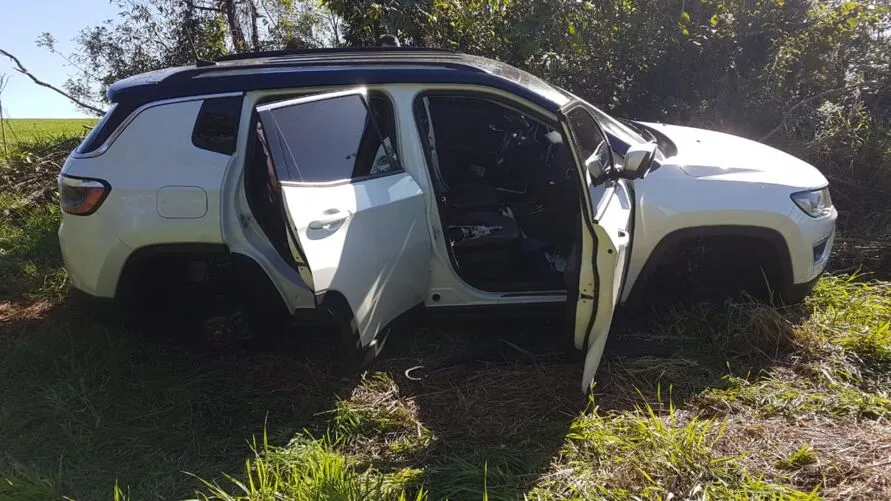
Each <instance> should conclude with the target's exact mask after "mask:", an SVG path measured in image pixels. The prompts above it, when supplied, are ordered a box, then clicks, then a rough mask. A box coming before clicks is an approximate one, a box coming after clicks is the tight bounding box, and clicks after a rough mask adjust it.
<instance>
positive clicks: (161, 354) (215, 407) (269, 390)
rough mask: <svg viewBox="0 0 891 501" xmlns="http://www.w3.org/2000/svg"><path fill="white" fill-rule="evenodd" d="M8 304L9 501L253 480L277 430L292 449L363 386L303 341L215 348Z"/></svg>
mask: <svg viewBox="0 0 891 501" xmlns="http://www.w3.org/2000/svg"><path fill="white" fill-rule="evenodd" d="M6 304H7V306H6V312H5V313H4V315H3V316H2V317H0V318H2V320H0V345H2V350H0V430H2V432H0V479H3V478H5V479H7V482H6V484H7V485H3V486H2V487H0V498H2V499H28V498H29V496H31V498H33V499H49V498H60V497H61V496H70V497H72V498H74V499H107V498H110V497H111V493H112V488H113V486H114V485H115V483H116V482H117V483H118V484H120V485H121V486H122V487H125V486H126V487H127V488H129V490H130V492H131V495H132V499H181V498H184V497H189V496H191V495H192V493H193V492H194V490H195V489H197V488H199V487H200V484H199V483H198V481H197V480H195V479H194V478H192V477H190V476H188V475H186V474H184V473H183V472H189V473H194V474H196V475H199V476H201V477H203V478H206V479H214V478H219V477H220V475H221V473H223V472H238V471H240V470H241V469H242V468H243V464H244V459H245V458H246V457H248V456H249V455H250V447H249V443H248V442H249V440H250V437H251V436H253V435H259V434H261V433H262V431H263V427H264V423H268V428H267V430H268V433H269V437H270V441H272V442H276V443H282V442H287V441H288V440H289V439H290V438H291V437H292V436H293V435H294V434H295V433H297V432H299V431H300V430H301V429H302V428H303V427H304V426H310V425H312V424H313V423H314V422H315V421H316V420H317V419H318V418H317V417H316V414H317V413H319V412H322V411H326V410H328V409H330V408H332V406H333V403H334V398H335V395H336V394H343V393H348V392H349V390H350V389H351V388H352V387H353V386H355V384H356V379H355V378H350V377H342V376H339V375H338V374H337V373H336V370H335V369H336V367H337V364H336V361H333V360H331V359H330V358H326V357H327V354H324V353H323V354H316V355H313V356H312V357H307V356H303V355H301V353H300V351H299V350H298V349H297V348H296V347H295V346H294V345H295V344H296V343H294V342H293V341H282V342H280V343H277V344H276V345H275V346H270V347H266V348H263V349H258V350H254V351H246V350H227V351H212V350H209V349H207V348H203V349H202V348H201V347H200V346H199V345H196V344H195V343H191V342H186V341H185V339H184V338H179V339H176V338H174V337H173V335H172V332H174V331H169V332H166V333H151V332H150V333H144V334H137V333H133V332H128V331H123V330H118V329H113V328H108V327H105V326H103V325H99V324H97V323H95V322H93V321H91V320H89V319H87V318H85V316H83V315H81V314H80V313H79V312H77V311H73V309H72V308H71V307H70V306H69V305H67V304H64V303H62V304H59V305H57V306H54V307H53V306H49V305H47V306H45V307H44V308H43V309H42V310H41V311H39V312H35V311H30V312H29V311H27V309H25V310H14V308H16V306H15V305H10V304H8V303H6ZM32 308H33V307H32ZM0 484H3V482H0ZM124 490H125V491H126V490H127V489H126V488H125V489H124ZM35 496H36V497H35Z"/></svg>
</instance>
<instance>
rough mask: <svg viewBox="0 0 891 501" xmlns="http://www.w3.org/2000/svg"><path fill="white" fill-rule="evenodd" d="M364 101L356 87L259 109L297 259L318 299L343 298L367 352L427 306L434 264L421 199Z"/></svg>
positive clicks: (390, 140)
mask: <svg viewBox="0 0 891 501" xmlns="http://www.w3.org/2000/svg"><path fill="white" fill-rule="evenodd" d="M367 102H368V101H367V97H366V95H365V92H364V90H362V89H358V90H353V91H346V92H336V93H330V94H323V95H317V96H311V97H306V98H299V99H293V100H288V101H284V102H279V103H272V104H267V105H263V106H259V107H258V108H257V111H258V113H259V115H260V121H261V123H262V128H263V132H262V133H263V135H265V136H266V138H267V140H268V151H269V152H270V155H271V156H272V159H273V161H274V164H275V165H274V171H275V174H276V176H277V177H278V181H279V186H280V187H281V194H282V198H283V199H284V204H285V212H286V216H287V218H288V224H289V227H290V228H289V229H290V232H291V234H292V235H293V237H294V239H295V240H296V242H293V241H292V250H293V251H294V253H295V259H297V260H298V261H300V259H301V258H302V257H305V261H306V263H307V265H308V267H309V270H310V273H311V275H312V284H313V289H314V291H315V292H316V293H317V294H318V293H323V292H333V291H336V292H338V293H340V294H342V295H343V296H344V297H345V298H346V300H347V302H348V303H349V305H350V307H351V309H352V313H353V315H354V318H355V328H356V331H357V332H355V333H354V334H355V335H356V336H358V339H359V341H360V343H361V344H362V345H368V344H370V343H371V342H372V340H374V339H375V337H376V336H377V335H378V334H379V333H380V332H381V330H382V329H384V328H385V327H386V326H387V324H389V323H390V322H391V321H392V320H394V319H395V318H396V317H398V316H399V315H401V314H402V313H405V312H406V311H408V310H409V309H411V308H412V307H413V306H415V305H417V304H419V303H422V302H423V300H424V296H425V294H426V289H427V281H428V263H429V259H430V242H429V232H428V230H427V227H426V224H427V222H426V221H427V220H426V211H425V210H424V203H425V202H424V197H423V193H422V192H421V189H420V187H419V186H418V185H417V183H416V182H415V180H414V179H413V178H412V177H411V175H409V174H407V173H406V172H404V171H403V170H402V168H401V166H400V165H399V163H398V157H397V155H396V153H395V151H394V150H393V145H395V144H398V142H397V141H396V139H397V138H396V137H395V136H393V134H394V133H390V134H387V133H385V132H382V131H381V129H379V127H378V125H377V119H376V118H375V113H371V112H370V111H369V107H368V104H367ZM300 254H302V256H300Z"/></svg>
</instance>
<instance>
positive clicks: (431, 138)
mask: <svg viewBox="0 0 891 501" xmlns="http://www.w3.org/2000/svg"><path fill="white" fill-rule="evenodd" d="M421 101H422V102H423V103H424V112H425V113H427V145H428V146H429V148H430V151H431V153H432V154H431V155H430V163H432V164H433V165H432V167H433V175H434V176H435V177H436V183H437V184H439V191H440V192H441V193H443V194H444V193H445V192H447V191H449V185H448V184H447V183H446V182H445V179H443V178H442V173H441V172H440V171H439V153H438V152H437V150H436V135H435V134H434V133H433V115H431V114H430V98H429V97H425V98H423V99H422V100H421Z"/></svg>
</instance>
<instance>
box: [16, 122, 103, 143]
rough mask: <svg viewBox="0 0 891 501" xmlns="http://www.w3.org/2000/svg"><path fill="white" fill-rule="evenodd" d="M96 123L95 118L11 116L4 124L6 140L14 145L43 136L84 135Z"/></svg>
mask: <svg viewBox="0 0 891 501" xmlns="http://www.w3.org/2000/svg"><path fill="white" fill-rule="evenodd" d="M95 123H96V119H94V118H9V119H4V120H3V124H2V125H3V127H5V128H6V140H7V141H8V142H9V144H10V145H12V144H13V143H15V142H19V141H30V140H32V139H34V138H36V137H42V136H52V137H56V136H62V135H69V136H80V135H84V134H85V133H86V132H87V131H88V127H92V126H93V125H94V124H95ZM0 148H2V145H0Z"/></svg>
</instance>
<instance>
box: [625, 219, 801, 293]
mask: <svg viewBox="0 0 891 501" xmlns="http://www.w3.org/2000/svg"><path fill="white" fill-rule="evenodd" d="M721 239H727V240H730V239H747V240H750V241H753V242H754V241H757V242H763V243H765V244H767V245H766V248H768V249H770V251H771V252H772V253H773V257H774V261H775V263H776V265H777V266H776V269H775V270H773V271H774V272H775V273H776V277H775V278H776V279H778V281H779V283H778V284H777V287H776V289H777V292H778V293H779V297H781V298H783V297H785V296H786V295H787V294H789V293H790V292H791V291H792V290H793V269H792V257H791V253H790V250H789V246H788V244H787V242H786V239H785V238H784V237H783V235H782V234H781V233H780V232H779V231H777V230H775V229H773V228H767V227H762V226H752V225H713V226H696V227H690V228H681V229H677V230H674V231H672V232H670V233H668V234H667V235H665V236H664V237H662V239H661V240H660V241H659V243H657V244H656V246H655V247H654V248H653V251H652V252H651V253H650V255H649V256H648V257H647V259H646V262H645V263H644V265H643V266H642V268H641V271H640V272H639V273H638V274H637V278H636V279H635V280H634V282H633V283H632V284H626V285H630V286H631V289H630V292H629V293H628V294H627V296H626V297H625V300H624V301H623V303H625V304H639V303H640V302H641V300H642V299H643V298H644V296H645V293H646V289H647V288H648V286H649V285H650V284H651V283H652V280H653V279H654V278H655V275H656V272H657V270H658V269H660V268H661V267H664V266H669V265H672V264H675V258H676V254H675V253H676V252H677V251H678V250H679V249H682V248H683V247H684V246H685V245H688V244H691V243H697V242H714V241H718V240H721Z"/></svg>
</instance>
